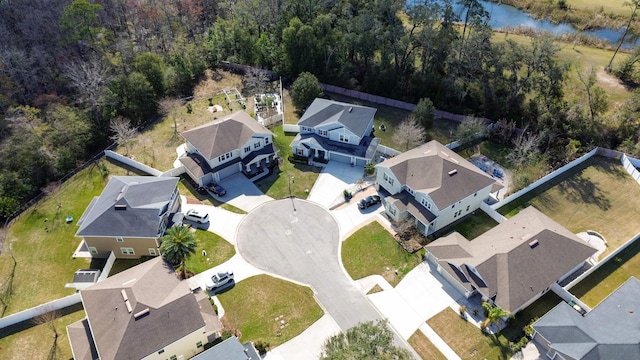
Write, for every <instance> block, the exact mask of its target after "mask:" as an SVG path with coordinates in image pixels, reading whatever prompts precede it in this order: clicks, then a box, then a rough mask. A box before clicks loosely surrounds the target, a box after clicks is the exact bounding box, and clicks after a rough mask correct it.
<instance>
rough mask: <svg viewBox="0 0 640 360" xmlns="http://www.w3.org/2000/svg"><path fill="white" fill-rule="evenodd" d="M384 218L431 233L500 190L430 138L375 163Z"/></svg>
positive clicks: (478, 205) (459, 157)
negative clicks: (413, 224)
mask: <svg viewBox="0 0 640 360" xmlns="http://www.w3.org/2000/svg"><path fill="white" fill-rule="evenodd" d="M376 185H377V186H378V188H379V190H381V191H382V192H383V194H386V195H387V196H385V198H384V200H383V205H384V208H385V212H386V214H387V215H388V216H389V217H390V218H391V219H393V220H395V221H401V220H403V219H407V218H408V219H412V220H414V222H415V224H416V226H417V227H418V229H419V230H420V232H422V233H423V234H425V235H429V234H431V233H433V232H435V231H437V230H440V229H442V228H443V227H445V226H447V225H449V224H451V223H452V222H454V221H456V220H459V219H460V218H462V217H464V216H465V215H468V214H470V213H472V212H473V211H475V210H477V209H478V208H479V207H480V204H481V203H482V202H483V201H484V200H486V199H487V198H488V197H489V196H490V195H491V194H492V193H494V192H496V191H498V190H499V189H500V188H501V187H502V186H501V185H500V184H498V183H497V182H496V181H495V179H493V178H492V177H491V176H489V175H487V174H486V173H484V172H483V171H482V170H480V169H479V168H477V167H476V166H475V165H473V164H472V163H470V162H469V161H467V160H466V159H464V158H463V157H462V156H460V155H458V154H456V153H455V152H453V151H452V150H451V149H449V148H447V147H446V146H444V145H442V144H440V143H439V142H437V141H435V140H433V141H430V142H428V143H426V144H423V145H421V146H418V147H416V148H414V149H411V150H409V151H406V152H404V153H401V154H399V155H396V156H394V157H392V158H390V159H386V160H385V161H383V162H381V163H379V164H377V165H376Z"/></svg>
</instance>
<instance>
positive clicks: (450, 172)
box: [447, 169, 458, 176]
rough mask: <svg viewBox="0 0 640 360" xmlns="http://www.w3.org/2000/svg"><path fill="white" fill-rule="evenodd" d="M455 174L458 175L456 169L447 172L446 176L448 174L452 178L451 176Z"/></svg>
mask: <svg viewBox="0 0 640 360" xmlns="http://www.w3.org/2000/svg"><path fill="white" fill-rule="evenodd" d="M457 173H458V169H453V170H451V171H449V172H448V173H447V174H449V176H453V175H455V174H457Z"/></svg>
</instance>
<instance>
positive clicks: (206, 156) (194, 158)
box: [178, 111, 278, 186]
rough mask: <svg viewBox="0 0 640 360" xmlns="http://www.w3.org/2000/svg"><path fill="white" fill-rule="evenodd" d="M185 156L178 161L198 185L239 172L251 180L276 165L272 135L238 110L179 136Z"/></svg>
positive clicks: (275, 150)
mask: <svg viewBox="0 0 640 360" xmlns="http://www.w3.org/2000/svg"><path fill="white" fill-rule="evenodd" d="M182 137H184V139H185V147H186V150H187V153H186V154H185V155H184V156H181V157H180V158H179V159H178V160H179V161H180V162H181V163H182V165H183V166H184V167H185V169H186V172H187V174H188V175H189V176H190V177H191V178H192V179H193V180H194V181H195V182H196V183H197V184H198V185H200V186H204V185H207V184H209V183H211V182H220V180H222V179H224V178H226V177H229V176H231V175H233V174H236V173H239V172H242V173H243V174H245V175H246V176H247V177H249V178H251V177H253V176H255V175H257V174H259V173H262V172H264V171H266V170H268V168H269V167H271V166H273V165H275V161H276V159H277V151H278V149H277V148H276V147H275V146H274V145H273V133H272V132H271V131H269V130H268V129H267V128H266V127H264V126H262V125H260V124H259V123H258V122H257V121H256V120H255V119H253V118H251V117H250V116H249V115H248V114H247V113H245V112H244V111H238V112H236V113H233V114H231V115H227V116H225V117H223V118H220V119H217V120H214V121H212V122H210V123H207V124H204V125H201V126H198V127H196V128H193V129H191V130H187V131H185V132H183V133H182Z"/></svg>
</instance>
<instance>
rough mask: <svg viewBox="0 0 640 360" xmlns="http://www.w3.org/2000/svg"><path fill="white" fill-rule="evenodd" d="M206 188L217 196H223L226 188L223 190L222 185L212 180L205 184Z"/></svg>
mask: <svg viewBox="0 0 640 360" xmlns="http://www.w3.org/2000/svg"><path fill="white" fill-rule="evenodd" d="M207 190H209V191H211V192H212V193H214V194H216V195H218V196H225V195H226V194H227V190H225V189H224V188H223V187H222V186H220V185H218V184H216V183H214V182H213V183H211V184H209V185H207Z"/></svg>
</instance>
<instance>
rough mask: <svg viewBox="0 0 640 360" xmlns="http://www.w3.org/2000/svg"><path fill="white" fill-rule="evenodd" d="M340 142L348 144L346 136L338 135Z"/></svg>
mask: <svg viewBox="0 0 640 360" xmlns="http://www.w3.org/2000/svg"><path fill="white" fill-rule="evenodd" d="M340 141H342V142H346V143H348V142H349V137H348V136H346V135H340Z"/></svg>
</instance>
